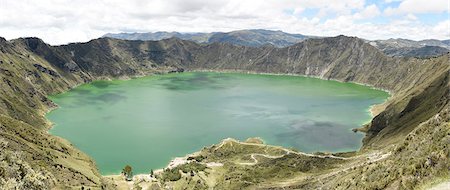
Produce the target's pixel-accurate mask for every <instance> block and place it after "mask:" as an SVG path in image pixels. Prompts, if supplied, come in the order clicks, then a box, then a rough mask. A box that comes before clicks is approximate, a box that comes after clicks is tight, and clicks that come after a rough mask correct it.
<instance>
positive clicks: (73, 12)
mask: <svg viewBox="0 0 450 190" xmlns="http://www.w3.org/2000/svg"><path fill="white" fill-rule="evenodd" d="M449 9H450V1H447V2H446V1H444V0H343V1H326V0H319V1H317V0H316V1H311V0H297V1H294V0H268V1H263V2H262V1H258V0H249V1H238V0H231V1H225V0H215V1H201V0H193V1H182V0H166V1H159V0H149V1H144V0H131V1H126V2H124V1H116V0H114V1H97V0H93V1H86V0H75V1H69V0H60V1H56V0H43V1H32V0H24V1H7V0H0V15H1V16H0V23H1V25H0V26H1V27H0V36H2V37H5V38H6V39H8V40H10V39H15V38H19V37H38V38H41V39H43V40H44V41H45V42H47V43H49V44H52V45H58V44H67V43H71V42H85V41H89V40H91V39H95V38H99V37H101V36H102V35H104V34H106V33H122V32H125V33H130V32H131V33H132V32H138V33H143V32H157V31H169V32H170V31H176V32H182V33H194V32H206V33H208V32H230V31H235V30H245V29H266V30H281V31H283V32H286V33H293V34H303V35H312V36H337V35H346V36H357V37H359V38H363V39H368V40H384V39H390V38H403V39H411V40H416V41H417V40H424V39H438V40H446V39H450V12H449Z"/></svg>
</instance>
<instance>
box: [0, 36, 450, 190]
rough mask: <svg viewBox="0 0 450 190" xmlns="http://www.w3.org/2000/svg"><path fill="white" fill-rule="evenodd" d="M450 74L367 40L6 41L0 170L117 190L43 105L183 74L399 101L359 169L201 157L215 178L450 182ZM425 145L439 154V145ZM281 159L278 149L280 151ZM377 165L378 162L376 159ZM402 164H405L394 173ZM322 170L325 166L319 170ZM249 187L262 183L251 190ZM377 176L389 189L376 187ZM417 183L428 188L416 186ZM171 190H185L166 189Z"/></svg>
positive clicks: (28, 184) (226, 155)
mask: <svg viewBox="0 0 450 190" xmlns="http://www.w3.org/2000/svg"><path fill="white" fill-rule="evenodd" d="M449 69H450V61H449V54H446V55H443V56H440V57H436V58H426V59H416V58H393V57H388V56H386V55H384V54H383V53H382V52H380V51H379V50H378V49H376V48H375V47H373V46H372V45H369V44H368V43H366V42H365V41H364V40H361V39H358V38H355V37H346V36H337V37H330V38H321V39H307V40H304V41H302V42H300V43H297V44H294V45H292V46H288V47H284V48H277V47H274V46H262V47H249V46H239V45H232V44H229V43H218V42H215V43H210V44H197V43H195V42H192V41H185V40H181V39H177V38H169V39H164V40H160V41H127V40H119V39H112V38H100V39H95V40H92V41H89V42H86V43H73V44H68V45H62V46H50V45H48V44H46V43H44V42H43V41H42V40H40V39H37V38H21V39H16V40H11V41H6V40H5V39H0V77H1V79H2V80H1V83H0V85H1V91H0V100H1V101H0V115H1V117H0V121H1V122H0V123H1V125H0V127H1V131H0V132H1V139H0V140H1V142H2V143H1V145H2V147H0V148H2V152H1V155H0V156H2V157H4V158H7V159H4V161H2V162H1V163H2V164H3V165H4V166H14V167H11V168H12V169H9V170H5V169H2V170H1V171H0V175H1V178H0V186H5V187H10V186H18V187H19V189H30V188H37V187H40V188H50V187H56V188H68V187H71V188H79V187H80V186H86V187H92V188H114V185H113V184H111V182H110V181H109V180H107V179H105V178H103V177H102V176H101V175H100V174H99V173H98V171H97V169H96V167H95V164H94V162H93V161H92V160H91V159H90V158H89V157H88V156H87V155H85V154H83V153H82V152H80V151H78V150H77V149H76V148H75V147H73V146H72V145H71V144H70V143H69V142H67V141H64V140H63V139H60V138H57V137H54V136H51V135H50V134H48V133H47V132H46V131H47V129H48V128H49V127H50V126H49V123H48V121H47V120H46V119H45V117H44V114H45V113H46V112H47V111H49V110H50V109H53V108H55V106H56V105H54V104H53V103H52V102H51V101H50V100H48V99H47V98H46V96H47V95H49V94H55V93H60V92H64V91H67V90H68V89H70V88H73V87H75V86H77V85H80V84H82V83H88V82H91V81H93V80H98V79H110V78H120V79H124V78H130V77H136V76H143V75H149V74H162V73H167V72H170V71H181V70H185V71H190V70H213V71H235V72H247V71H248V72H264V73H278V74H298V75H307V76H313V77H320V78H322V79H326V80H328V79H333V80H339V81H348V82H356V83H364V84H368V85H371V86H374V87H376V88H381V89H385V90H389V91H390V92H392V97H391V98H390V99H389V100H388V101H387V102H386V103H384V104H383V105H380V106H377V109H376V110H377V111H376V113H377V116H375V118H374V119H373V120H372V121H371V123H370V124H368V125H367V126H365V127H364V128H362V129H360V130H361V131H366V132H367V135H366V137H365V139H364V141H363V142H364V145H363V147H362V149H361V150H360V151H358V152H355V153H349V155H346V154H342V155H340V157H346V156H348V157H352V159H351V161H348V160H347V159H338V160H336V159H335V158H331V157H323V158H322V157H319V158H320V159H316V157H317V156H313V157H314V158H309V157H306V158H304V157H303V156H304V155H303V156H296V155H300V154H302V153H298V154H289V156H282V155H279V154H276V155H275V154H274V155H270V156H269V157H266V158H262V159H263V160H264V162H257V163H255V164H254V165H250V166H245V167H235V166H234V165H233V163H234V162H235V161H236V160H235V159H236V158H238V159H237V161H239V162H241V160H247V161H249V162H250V161H252V160H259V159H261V158H260V157H261V156H258V155H256V157H255V156H252V154H253V155H255V154H261V153H260V152H254V151H255V150H254V149H252V148H251V149H247V148H246V146H243V148H242V150H241V151H240V152H239V151H238V152H237V151H236V150H233V149H232V150H231V151H230V150H227V149H225V150H223V151H224V152H222V153H220V154H218V155H219V156H216V157H214V156H211V155H212V154H214V155H216V152H215V151H209V152H208V150H209V149H208V148H206V149H205V150H202V154H205V156H206V157H207V159H206V160H205V163H202V160H199V163H200V164H206V162H219V161H220V162H230V163H231V165H228V164H227V165H224V168H222V169H220V168H219V169H218V170H212V172H217V174H218V176H221V172H224V173H227V170H236V172H237V173H235V174H236V176H231V177H230V178H220V179H234V180H238V181H240V182H245V181H248V180H250V182H251V183H250V184H248V185H245V186H248V187H256V186H257V184H258V185H259V184H261V185H264V187H273V188H276V187H279V186H289V187H300V188H314V187H319V186H323V187H325V188H331V189H333V188H336V187H337V186H341V185H345V186H344V187H366V188H370V187H400V188H404V189H409V188H411V187H417V186H419V185H424V184H427V183H431V182H433V180H435V179H438V178H443V177H448V175H449V174H448V173H449V172H448V170H446V169H445V168H448V166H449V163H448V160H449V153H448V150H449V149H448V147H447V146H446V142H447V141H448V128H449V127H448V126H449V124H448V122H449V121H448V105H449V103H448V98H449V97H448V88H449V79H448V72H449ZM430 139H432V140H430ZM424 141H426V142H432V143H430V144H431V145H430V144H427V143H424ZM244 145H246V144H244ZM238 147H239V146H238ZM263 147H266V148H270V147H269V146H263ZM3 150H5V151H3ZM204 151H206V152H204ZM258 151H260V150H258ZM282 152H283V151H281V152H280V150H279V149H277V151H276V153H282ZM371 154H377V155H379V156H372V157H371V156H370V155H371ZM18 155H19V156H18ZM243 155H247V156H248V155H250V158H249V157H246V158H239V157H240V156H243ZM380 155H385V156H382V157H380ZM429 155H432V158H431V159H432V160H433V161H432V162H433V164H431V165H424V164H423V163H425V161H427V159H428V157H429ZM408 156H409V157H408ZM254 157H255V158H254ZM262 157H264V156H262ZM359 158H368V159H366V160H364V159H359ZM408 158H411V159H408ZM224 159H225V161H224ZM249 159H250V160H249ZM304 159H306V161H304ZM343 160H345V161H343ZM367 160H369V162H368V161H367ZM372 161H376V162H372ZM378 161H380V162H378ZM255 162H256V161H255ZM396 162H401V163H405V164H404V165H395V164H393V163H396ZM321 163H327V165H326V166H324V168H320V167H322V166H320V167H319V165H320V164H321ZM291 164H294V165H295V166H296V167H300V168H303V169H301V170H295V171H294V170H292V171H290V172H291V173H283V171H281V168H283V167H290V165H291ZM318 164H319V165H318ZM353 164H357V166H358V167H356V168H355V169H351V170H349V169H345V166H348V165H353ZM268 165H271V166H274V167H273V168H272V169H271V170H270V171H268V172H269V173H270V174H271V175H278V174H279V177H278V178H275V179H273V180H269V179H271V175H268V173H263V170H260V169H261V167H263V168H264V167H265V166H268ZM252 166H255V167H252ZM278 166H279V167H278ZM318 167H319V168H318ZM2 168H7V167H2ZM20 168H26V169H20ZM383 168H390V170H388V171H391V170H392V172H391V173H389V174H386V173H383V172H385V170H382V169H383ZM297 171H300V173H297ZM339 171H345V172H343V173H342V172H339ZM347 171H348V172H347ZM400 171H401V172H400ZM356 174H364V175H356ZM242 175H248V177H249V178H251V177H252V176H254V178H253V179H248V180H244V181H242V180H240V179H242ZM237 176H241V177H237ZM380 176H388V177H389V178H388V179H387V180H385V181H383V182H377V181H378V180H377V179H379V178H380ZM413 176H419V177H422V179H424V180H420V182H419V181H418V179H415V178H414V177H413ZM292 177H293V178H292ZM296 177H304V178H296ZM305 179H326V180H323V181H320V180H305ZM350 179H351V180H350ZM367 180H369V182H368V181H367ZM184 182H186V181H179V182H175V183H180V184H182V183H184ZM216 182H217V183H213V184H209V185H208V186H214V185H220V184H222V185H224V186H223V187H228V186H226V184H227V183H229V182H224V181H216ZM358 184H359V185H362V186H358ZM167 185H169V186H170V185H176V184H173V182H168V183H167ZM218 187H220V186H218Z"/></svg>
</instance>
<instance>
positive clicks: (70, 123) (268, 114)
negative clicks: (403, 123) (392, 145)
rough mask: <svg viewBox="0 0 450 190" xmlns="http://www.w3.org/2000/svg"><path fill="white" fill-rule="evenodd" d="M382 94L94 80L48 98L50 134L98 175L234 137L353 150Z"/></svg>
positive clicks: (219, 79)
mask: <svg viewBox="0 0 450 190" xmlns="http://www.w3.org/2000/svg"><path fill="white" fill-rule="evenodd" d="M387 97H388V94H387V93H386V92H383V91H379V90H374V89H371V88H369V87H366V86H361V85H356V84H351V83H340V82H335V81H325V80H320V79H314V78H306V77H298V76H273V75H247V74H229V73H228V74H225V73H195V72H194V73H180V74H168V75H161V76H150V77H144V78H139V79H133V80H128V81H119V80H115V81H98V82H94V83H91V84H86V85H82V86H79V87H77V88H75V89H73V90H71V91H68V92H66V93H63V94H59V95H55V96H52V97H50V98H51V99H52V100H53V101H55V102H56V103H57V104H58V105H59V106H60V108H59V109H56V110H54V111H52V112H50V113H49V114H47V117H48V119H50V120H51V121H52V122H53V123H54V124H55V126H54V127H53V128H52V129H51V130H50V132H51V133H52V134H54V135H57V136H61V137H63V138H65V139H68V140H69V141H70V142H72V143H73V144H74V145H76V146H77V147H78V148H79V149H81V150H82V151H84V152H86V153H87V154H89V155H90V156H92V157H93V158H94V160H95V161H96V163H97V166H98V167H99V169H100V171H101V173H102V174H112V173H119V172H120V171H121V169H122V168H123V166H124V165H126V164H130V165H131V166H133V170H134V171H135V173H144V172H149V171H150V169H156V168H163V167H165V166H166V165H167V164H168V162H169V161H170V159H171V158H173V157H176V156H184V155H186V154H188V153H192V152H195V151H198V150H200V149H201V148H202V147H204V146H209V145H211V144H215V143H218V142H220V141H221V140H222V139H224V138H227V137H232V138H236V139H240V140H245V139H246V138H249V137H261V138H263V139H264V140H265V142H266V143H268V144H274V145H282V146H285V147H295V148H297V149H298V150H301V151H305V152H314V151H333V152H334V151H348V150H356V149H358V148H359V147H360V145H361V139H362V137H363V135H362V134H358V133H353V132H352V131H351V129H352V128H355V127H359V126H360V125H361V124H363V123H365V122H367V121H368V120H370V114H369V112H368V109H369V107H370V105H373V104H377V103H381V102H383V101H384V100H385V99H386V98H387Z"/></svg>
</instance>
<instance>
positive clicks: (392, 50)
mask: <svg viewBox="0 0 450 190" xmlns="http://www.w3.org/2000/svg"><path fill="white" fill-rule="evenodd" d="M369 43H370V45H373V46H375V47H376V48H378V49H380V50H381V51H383V52H384V53H385V54H386V55H390V56H396V57H421V58H424V57H433V56H439V55H443V54H446V53H448V52H449V51H450V40H442V41H440V40H432V39H431V40H420V41H414V40H408V39H401V38H398V39H388V40H375V41H369Z"/></svg>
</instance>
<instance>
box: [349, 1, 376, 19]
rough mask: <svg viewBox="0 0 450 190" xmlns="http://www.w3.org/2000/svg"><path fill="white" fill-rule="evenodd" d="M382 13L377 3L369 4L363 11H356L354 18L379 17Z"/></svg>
mask: <svg viewBox="0 0 450 190" xmlns="http://www.w3.org/2000/svg"><path fill="white" fill-rule="evenodd" d="M380 14H381V11H380V9H378V6H377V5H375V4H372V5H369V6H367V7H366V8H364V10H362V11H361V12H358V13H355V14H354V18H355V19H368V18H373V17H377V16H379V15H380Z"/></svg>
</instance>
